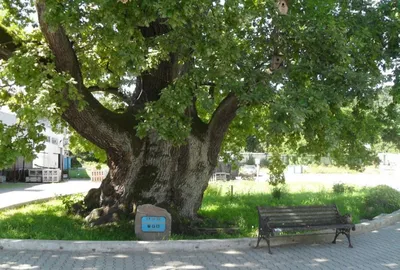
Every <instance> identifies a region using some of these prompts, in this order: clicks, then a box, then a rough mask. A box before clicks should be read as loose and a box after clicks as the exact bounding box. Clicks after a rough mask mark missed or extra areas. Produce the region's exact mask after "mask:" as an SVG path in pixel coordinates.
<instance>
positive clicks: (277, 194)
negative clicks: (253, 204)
mask: <svg viewBox="0 0 400 270" xmlns="http://www.w3.org/2000/svg"><path fill="white" fill-rule="evenodd" d="M286 192H287V187H286V186H285V185H279V186H274V187H273V188H272V192H271V195H272V198H274V199H276V200H279V199H281V198H282V197H283V196H284V195H285V193H286Z"/></svg>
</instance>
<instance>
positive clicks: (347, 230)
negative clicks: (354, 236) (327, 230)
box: [332, 229, 353, 248]
mask: <svg viewBox="0 0 400 270" xmlns="http://www.w3.org/2000/svg"><path fill="white" fill-rule="evenodd" d="M339 234H344V235H346V237H347V240H348V241H349V248H353V245H352V244H351V240H350V229H336V233H335V238H334V239H333V241H332V244H336V238H337V237H338V236H339Z"/></svg>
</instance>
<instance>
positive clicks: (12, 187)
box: [0, 183, 41, 189]
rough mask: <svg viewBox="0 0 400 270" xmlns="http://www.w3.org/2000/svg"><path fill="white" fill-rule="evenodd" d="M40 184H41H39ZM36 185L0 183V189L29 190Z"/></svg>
mask: <svg viewBox="0 0 400 270" xmlns="http://www.w3.org/2000/svg"><path fill="white" fill-rule="evenodd" d="M39 184H41V183H39ZM35 185H38V184H36V183H1V184H0V189H9V188H10V189H16V188H29V187H33V186H35Z"/></svg>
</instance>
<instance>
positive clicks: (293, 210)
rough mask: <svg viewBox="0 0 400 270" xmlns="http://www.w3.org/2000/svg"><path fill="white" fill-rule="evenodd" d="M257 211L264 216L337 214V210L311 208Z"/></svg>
mask: <svg viewBox="0 0 400 270" xmlns="http://www.w3.org/2000/svg"><path fill="white" fill-rule="evenodd" d="M258 211H259V213H262V214H266V213H271V214H273V213H310V212H311V213H313V212H332V213H333V212H335V213H336V212H337V209H336V208H329V209H326V208H313V209H306V208H302V209H291V208H284V209H276V210H273V209H263V208H261V209H259V210H258Z"/></svg>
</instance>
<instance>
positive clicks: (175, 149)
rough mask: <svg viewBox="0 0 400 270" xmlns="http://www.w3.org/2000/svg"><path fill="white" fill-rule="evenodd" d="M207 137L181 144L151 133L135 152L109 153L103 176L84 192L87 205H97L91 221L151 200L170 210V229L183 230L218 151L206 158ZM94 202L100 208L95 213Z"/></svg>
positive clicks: (193, 215)
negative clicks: (171, 220) (100, 180)
mask: <svg viewBox="0 0 400 270" xmlns="http://www.w3.org/2000/svg"><path fill="white" fill-rule="evenodd" d="M207 141H208V140H199V139H198V138H197V137H194V136H190V137H189V138H188V139H187V143H186V144H185V145H182V146H174V145H172V144H171V143H170V142H166V141H161V140H159V139H158V138H157V136H156V135H155V134H152V135H150V136H148V137H147V138H145V139H144V140H143V144H142V147H141V149H140V152H139V153H137V154H136V155H135V154H134V153H129V152H123V151H121V152H110V153H108V159H109V160H108V164H109V167H110V172H109V174H108V176H107V177H106V179H104V180H103V182H102V185H101V186H100V188H99V189H97V190H91V191H90V192H89V193H88V195H87V196H86V198H85V204H86V206H87V207H88V208H89V209H88V210H93V209H96V210H95V213H96V214H95V215H93V214H91V217H90V219H92V220H91V222H93V224H100V223H103V222H108V221H113V220H114V219H113V214H114V213H115V211H118V210H116V209H119V211H120V210H121V209H123V210H126V211H128V212H131V211H132V210H134V209H135V206H138V205H141V204H146V203H150V204H154V205H157V206H160V207H163V208H166V209H167V210H168V211H170V213H171V214H172V216H173V227H174V228H173V230H174V231H176V232H179V231H182V230H183V227H182V226H181V225H183V224H184V223H185V222H184V221H189V220H192V219H194V218H196V215H197V211H198V210H199V208H200V206H201V202H202V199H203V193H204V191H205V189H206V188H207V184H208V180H209V178H210V176H211V174H212V171H213V169H214V168H215V164H216V161H217V160H216V159H217V157H213V158H212V159H213V160H210V150H211V149H212V148H214V147H211V148H210V145H209V143H207ZM217 147H218V146H217ZM213 151H215V150H213ZM99 208H100V209H103V210H104V209H105V210H104V211H103V210H101V211H100V214H99ZM110 209H115V210H112V211H111V212H110ZM99 217H100V219H98V218H99ZM114 217H115V215H114Z"/></svg>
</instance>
